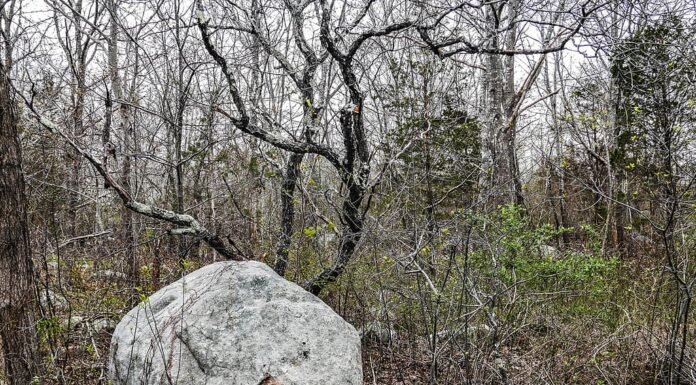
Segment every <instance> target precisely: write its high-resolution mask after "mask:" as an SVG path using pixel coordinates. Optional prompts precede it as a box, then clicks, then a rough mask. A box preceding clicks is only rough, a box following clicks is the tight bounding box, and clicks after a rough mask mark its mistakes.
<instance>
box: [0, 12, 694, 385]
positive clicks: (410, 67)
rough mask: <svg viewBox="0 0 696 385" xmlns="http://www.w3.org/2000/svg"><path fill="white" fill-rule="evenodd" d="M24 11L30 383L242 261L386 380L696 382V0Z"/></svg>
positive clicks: (5, 82) (13, 63) (7, 231)
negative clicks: (319, 302)
mask: <svg viewBox="0 0 696 385" xmlns="http://www.w3.org/2000/svg"><path fill="white" fill-rule="evenodd" d="M0 6H1V12H0V30H1V31H2V43H3V44H2V48H1V49H0V51H1V52H2V67H1V68H2V71H1V72H2V73H1V75H2V82H1V84H0V86H1V87H0V90H1V91H2V92H0V102H1V103H0V104H2V112H3V114H2V119H0V120H2V127H3V131H2V135H0V143H2V146H3V147H2V151H0V152H2V153H3V162H2V167H0V169H1V170H2V171H3V173H2V177H3V178H4V179H3V182H2V185H1V186H0V187H2V189H0V191H2V195H0V197H2V198H3V199H0V206H2V210H3V211H2V212H1V213H2V214H3V217H4V218H3V219H2V220H3V227H2V229H3V231H2V235H3V237H4V238H3V240H2V241H1V242H0V243H2V247H3V248H2V254H0V259H1V261H0V262H1V263H0V281H2V282H3V283H0V295H1V296H3V298H4V299H3V300H2V301H4V302H0V310H2V311H0V320H1V321H2V325H0V331H1V333H0V341H2V345H3V349H2V352H3V353H2V354H1V355H2V356H3V357H4V358H3V360H2V361H3V365H2V366H0V368H4V370H0V372H3V371H4V372H5V380H4V381H5V382H7V383H11V384H26V383H35V384H77V383H80V384H106V383H108V382H107V380H106V369H105V368H106V361H107V358H108V349H109V339H110V332H111V330H112V329H113V327H114V325H115V322H117V321H118V320H119V319H120V317H121V316H122V315H123V314H125V312H126V311H128V310H129V309H130V308H132V307H133V306H135V305H136V304H137V303H138V302H139V301H140V300H142V299H144V298H146V296H147V295H148V294H150V293H153V292H154V291H156V290H157V289H158V288H160V287H162V286H164V285H166V284H168V283H170V282H173V281H175V280H177V279H179V278H180V277H181V276H182V275H183V274H185V273H186V272H190V271H192V270H193V269H195V268H197V267H199V266H202V265H205V264H208V263H211V262H213V261H217V260H222V259H225V258H228V259H253V260H260V261H264V262H266V263H268V264H269V265H271V266H272V267H274V269H275V270H276V271H277V272H278V273H279V274H281V275H284V276H285V277H286V278H287V279H289V280H291V281H294V282H297V283H298V284H300V285H302V286H304V287H306V288H308V289H309V290H310V291H312V292H313V293H316V294H319V295H320V296H321V298H322V299H323V300H324V301H326V302H327V303H328V304H329V305H330V306H331V307H332V308H334V309H335V310H336V311H337V312H338V313H339V314H340V315H342V316H343V317H344V318H346V319H347V320H348V321H349V322H350V323H352V324H353V325H354V326H355V327H356V328H357V329H358V330H359V331H360V332H361V333H362V336H363V351H364V359H363V364H364V373H365V383H366V384H460V383H461V384H503V383H511V384H527V383H528V384H597V385H600V384H655V383H660V384H692V383H696V322H695V321H694V309H693V308H694V306H692V305H693V304H692V300H693V299H694V296H695V295H696V287H695V284H696V267H695V266H696V264H694V261H693V258H694V250H695V246H696V245H695V243H696V232H695V231H694V225H695V224H696V201H694V198H695V197H694V193H696V187H695V186H694V181H695V180H696V169H695V168H696V159H695V158H694V154H695V153H696V152H695V151H694V150H695V148H694V147H695V143H694V139H695V138H696V126H695V125H694V122H695V119H696V92H694V91H696V83H695V81H696V48H695V44H694V43H696V40H695V39H694V37H695V34H696V29H695V28H694V16H696V13H695V12H696V9H695V8H694V3H693V2H692V1H686V0H673V1H672V0H648V1H633V0H607V1H597V0H587V1H584V2H580V3H576V2H572V1H564V0H492V1H480V2H479V1H472V2H464V1H459V0H401V1H394V0H366V1H355V0H333V1H327V0H282V1H281V0H241V1H232V0H210V1H208V0H206V1H200V2H197V1H188V0H123V1H117V0H45V1H35V0H31V1H28V0H2V1H1V2H0ZM20 148H21V158H20V157H19V149H20ZM7 159H10V161H8V160H7ZM17 159H21V167H22V168H21V170H22V171H23V172H21V173H17V172H10V171H7V170H14V168H12V167H14V166H13V165H16V164H17V162H18V160H17ZM12 162H14V163H12ZM8 165H10V166H8ZM11 166H12V167H11ZM13 178H14V179H13ZM8 197H11V198H12V199H9V198H8ZM13 215H14V216H13ZM5 218H7V219H5ZM13 237H14V238H13ZM18 239H19V240H20V241H18ZM24 246H26V247H24ZM33 299H36V300H33ZM8 304H9V305H8ZM0 378H2V375H0ZM2 382H3V380H2V379H0V383H2Z"/></svg>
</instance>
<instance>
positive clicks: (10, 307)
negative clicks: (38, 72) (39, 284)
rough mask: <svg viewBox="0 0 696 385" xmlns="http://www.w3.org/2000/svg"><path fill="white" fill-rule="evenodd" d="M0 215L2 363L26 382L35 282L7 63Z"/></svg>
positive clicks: (32, 365) (0, 78)
mask: <svg viewBox="0 0 696 385" xmlns="http://www.w3.org/2000/svg"><path fill="white" fill-rule="evenodd" d="M0 218H2V219H1V220H0V346H1V347H2V350H1V351H0V357H1V358H2V363H0V365H2V366H4V375H5V377H6V378H7V380H8V381H9V384H12V385H15V384H16V385H19V384H21V385H25V384H28V383H30V382H31V378H32V376H33V375H34V374H35V373H36V367H37V366H36V364H37V355H36V347H37V343H36V341H37V340H36V333H35V329H34V315H35V312H34V307H35V301H34V299H35V290H34V287H35V282H34V273H33V266H32V261H31V248H30V245H29V228H28V223H27V213H26V198H25V195H24V175H23V174H22V155H21V149H20V144H19V133H18V131H17V116H16V113H15V111H14V101H13V99H12V96H11V87H10V83H9V79H8V77H7V74H6V72H5V67H4V66H3V65H0ZM2 366H0V369H2ZM0 371H1V370H0ZM1 374H2V373H0V378H1V377H2V376H1Z"/></svg>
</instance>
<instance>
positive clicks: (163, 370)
mask: <svg viewBox="0 0 696 385" xmlns="http://www.w3.org/2000/svg"><path fill="white" fill-rule="evenodd" d="M109 376H110V378H111V379H112V380H113V383H114V384H129V385H131V384H132V385H135V384H182V385H183V384H186V385H196V384H207V385H223V384H224V385H262V384H279V385H362V364H361V356H360V337H359V335H358V333H357V331H356V330H355V328H353V327H352V326H351V325H350V324H348V323H347V322H346V321H344V320H343V319H342V318H341V317H340V316H338V315H337V314H336V313H334V311H333V310H331V308H329V307H328V306H327V305H326V304H324V303H323V302H322V301H321V300H319V299H318V298H317V297H315V296H313V295H312V294H310V293H308V292H306V291H305V290H303V289H302V288H300V287H299V286H297V285H295V284H293V283H291V282H288V281H286V280H285V279H283V278H281V277H280V276H278V275H277V274H276V273H275V272H273V270H272V269H270V268H269V267H268V266H266V265H265V264H262V263H259V262H232V261H226V262H218V263H214V264H212V265H208V266H205V267H203V268H201V269H199V270H196V271H194V272H193V273H191V274H189V275H187V276H186V277H184V278H182V279H181V280H179V281H177V282H175V283H173V284H171V285H169V286H167V287H165V288H163V289H161V290H159V291H158V292H156V293H155V294H153V295H152V296H150V298H149V299H148V300H147V301H145V302H143V303H141V304H140V305H138V306H137V307H135V308H134V309H132V310H131V311H130V312H129V313H128V314H127V315H126V316H125V317H124V318H123V319H122V320H121V322H120V323H119V324H118V325H117V326H116V329H115V331H114V334H113V337H112V340H111V352H110V357H109Z"/></svg>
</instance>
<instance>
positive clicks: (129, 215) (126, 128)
mask: <svg viewBox="0 0 696 385" xmlns="http://www.w3.org/2000/svg"><path fill="white" fill-rule="evenodd" d="M109 13H110V15H111V27H110V36H109V38H110V39H109V69H110V75H111V88H112V90H113V93H114V97H115V98H116V102H117V105H118V110H117V114H116V116H118V127H119V131H120V132H121V135H122V137H123V147H122V150H123V153H124V154H123V164H122V169H121V178H120V179H121V180H120V184H121V186H122V187H123V189H124V190H125V192H126V193H127V194H131V193H132V191H131V157H130V155H129V153H128V152H129V151H130V148H131V139H132V136H133V132H132V131H133V128H132V124H131V116H130V106H129V105H128V104H127V103H126V102H125V100H124V92H123V86H122V81H121V77H120V74H119V69H118V28H119V27H118V22H117V6H116V3H115V0H110V1H109ZM121 218H122V223H121V234H122V239H123V241H124V243H125V260H126V263H127V264H128V272H127V274H128V278H129V281H130V284H131V287H133V288H135V287H136V286H137V285H138V261H137V254H136V251H137V245H136V239H135V229H134V226H133V212H132V211H131V210H129V209H128V208H127V207H123V208H122V210H121Z"/></svg>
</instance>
